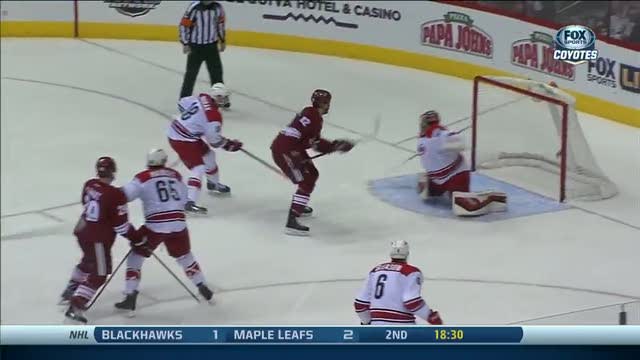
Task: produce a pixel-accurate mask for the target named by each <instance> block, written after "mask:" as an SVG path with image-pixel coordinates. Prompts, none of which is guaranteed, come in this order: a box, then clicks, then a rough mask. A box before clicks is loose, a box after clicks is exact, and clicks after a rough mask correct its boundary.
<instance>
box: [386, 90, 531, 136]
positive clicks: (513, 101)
mask: <svg viewBox="0 0 640 360" xmlns="http://www.w3.org/2000/svg"><path fill="white" fill-rule="evenodd" d="M524 99H526V98H517V99H513V100H510V101H507V102H505V103H502V104H498V105H495V106H492V107H490V108H487V109H485V110H483V111H480V112H478V115H483V114H486V113H488V112H490V111H493V110H496V109H499V108H501V107H505V106H507V105H511V104H514V103H517V102H518V101H522V100H524ZM469 119H471V116H466V117H463V118H461V119H458V120H456V121H454V122H451V123H449V124H446V125H445V127H449V126H452V125H455V124H457V123H460V122H463V121H466V120H469ZM465 129H466V128H465ZM417 138H418V136H416V135H414V136H411V137H408V138H406V139H402V140H399V141H396V142H395V143H394V145H400V144H402V143H404V142H407V141H409V140H415V139H417Z"/></svg>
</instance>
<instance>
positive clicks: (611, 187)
mask: <svg viewBox="0 0 640 360" xmlns="http://www.w3.org/2000/svg"><path fill="white" fill-rule="evenodd" d="M475 81H476V82H475V84H474V90H475V91H474V101H476V112H475V118H474V119H473V121H474V124H475V126H474V127H473V128H474V135H475V146H474V148H473V152H474V154H475V166H476V169H504V168H511V172H508V173H503V174H502V175H505V176H507V177H509V178H510V180H512V179H513V178H515V179H516V180H517V181H518V182H524V183H525V184H523V185H525V186H526V185H532V186H533V187H534V188H535V190H537V191H539V192H542V193H544V194H545V195H549V196H552V197H559V199H560V200H561V201H563V200H565V199H574V200H600V199H606V198H609V197H612V196H614V195H616V194H617V189H616V186H615V184H613V183H612V182H611V181H610V180H609V179H608V178H607V177H606V176H605V174H604V173H603V172H602V170H601V169H600V167H599V166H598V164H597V163H596V160H595V158H594V156H593V154H592V152H591V149H590V148H589V144H588V143H587V140H586V138H585V137H584V134H583V133H582V128H581V127H580V123H579V122H578V118H577V114H576V110H575V99H574V98H573V97H572V96H570V95H569V94H567V93H565V92H564V91H562V90H560V89H558V88H556V87H553V86H550V85H547V84H544V83H540V82H536V81H532V80H524V79H517V78H509V77H497V76H491V77H490V76H486V77H477V78H476V80H475ZM513 88H517V89H521V90H524V91H526V93H523V92H517V90H514V89H513ZM533 94H538V95H541V96H542V98H540V97H536V96H535V95H533ZM563 104H566V107H567V111H566V118H565V117H564V116H563V114H564V112H563V108H564V106H563ZM565 121H566V136H563V128H564V127H563V122H565ZM564 139H566V146H565V148H566V161H565V163H566V172H565V174H564V177H563V176H562V175H563V174H562V151H561V150H562V149H563V146H562V145H563V144H562V143H563V140H564ZM515 168H517V170H514V169H515Z"/></svg>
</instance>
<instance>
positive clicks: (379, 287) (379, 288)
mask: <svg viewBox="0 0 640 360" xmlns="http://www.w3.org/2000/svg"><path fill="white" fill-rule="evenodd" d="M386 281H387V275H385V274H380V276H378V281H376V292H375V293H374V294H373V296H374V297H375V298H376V299H380V298H381V297H382V295H384V283H385V282H386Z"/></svg>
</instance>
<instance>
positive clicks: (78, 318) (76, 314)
mask: <svg viewBox="0 0 640 360" xmlns="http://www.w3.org/2000/svg"><path fill="white" fill-rule="evenodd" d="M64 316H65V318H66V319H65V323H66V324H82V325H85V324H86V323H87V318H86V317H84V311H83V310H81V309H78V308H76V307H74V306H73V305H72V306H69V309H67V312H65V313H64Z"/></svg>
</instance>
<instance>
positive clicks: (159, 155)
mask: <svg viewBox="0 0 640 360" xmlns="http://www.w3.org/2000/svg"><path fill="white" fill-rule="evenodd" d="M166 163H167V153H166V152H164V150H162V149H151V151H149V153H148V154H147V166H164V165H165V164H166Z"/></svg>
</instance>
